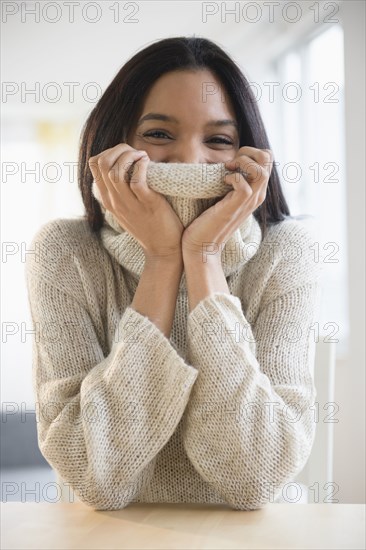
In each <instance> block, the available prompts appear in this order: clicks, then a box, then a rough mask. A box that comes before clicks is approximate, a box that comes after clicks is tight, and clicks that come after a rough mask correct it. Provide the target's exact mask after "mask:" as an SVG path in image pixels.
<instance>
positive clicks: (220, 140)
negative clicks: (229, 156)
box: [210, 137, 233, 145]
mask: <svg viewBox="0 0 366 550" xmlns="http://www.w3.org/2000/svg"><path fill="white" fill-rule="evenodd" d="M213 140H218V141H216V143H224V144H225V145H233V142H232V141H230V140H228V139H225V138H221V137H214V138H212V139H210V141H213Z"/></svg>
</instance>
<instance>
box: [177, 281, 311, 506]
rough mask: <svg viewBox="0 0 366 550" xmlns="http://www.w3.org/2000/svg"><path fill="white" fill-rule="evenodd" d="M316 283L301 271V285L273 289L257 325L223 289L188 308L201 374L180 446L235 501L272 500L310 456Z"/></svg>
mask: <svg viewBox="0 0 366 550" xmlns="http://www.w3.org/2000/svg"><path fill="white" fill-rule="evenodd" d="M303 275H304V272H303ZM280 280H281V276H278V279H276V284H275V285H274V286H275V287H276V288H277V289H278V288H279V289H280V288H281V287H280V284H277V283H278V282H279V281H280ZM320 288H321V287H320V284H319V280H318V279H317V277H315V278H314V277H313V274H311V273H310V272H308V274H306V273H305V275H304V276H303V280H302V281H301V284H300V285H299V286H293V288H292V289H291V290H288V291H286V292H284V293H281V292H280V291H277V296H275V297H274V298H273V299H272V300H270V301H268V303H267V304H266V306H265V307H264V308H263V309H262V310H260V311H259V314H258V316H257V319H256V321H255V323H254V324H253V326H251V325H250V324H249V322H248V321H247V319H246V317H245V315H244V313H243V310H242V307H241V301H240V299H239V298H238V297H236V296H233V295H231V294H227V293H224V292H214V293H212V294H211V295H209V296H207V297H206V298H204V299H203V300H201V301H200V302H199V303H198V304H197V305H196V307H195V308H194V309H193V310H192V311H191V312H190V314H189V317H188V326H187V338H188V360H189V361H190V364H191V365H194V366H195V367H196V368H197V369H198V371H199V375H198V379H197V382H196V383H195V386H194V388H193V391H192V393H191V398H190V401H189V404H188V406H187V410H186V418H185V424H184V447H185V449H186V452H187V455H188V457H189V458H190V460H191V462H192V464H193V465H194V467H195V468H196V470H197V471H198V473H199V474H200V475H201V476H202V477H203V478H204V479H205V480H206V481H207V482H209V483H211V484H212V486H213V487H214V488H215V489H216V490H217V492H218V493H220V494H221V496H222V498H223V499H224V500H225V501H226V502H228V503H229V504H230V505H231V506H232V507H233V508H236V509H240V510H255V509H258V508H261V507H263V506H264V505H265V504H266V503H267V502H273V501H274V500H275V499H276V498H277V496H278V495H279V493H280V491H281V490H282V488H283V486H284V485H285V484H286V483H288V482H290V481H293V480H294V478H295V477H296V476H297V474H298V473H300V471H301V470H302V469H303V467H304V466H305V463H306V461H307V459H308V457H309V454H310V451H311V448H312V445H313V442H314V437H315V427H316V424H315V420H314V412H313V409H312V405H313V404H314V401H315V397H316V389H315V386H314V382H313V377H312V374H311V370H312V362H313V359H314V353H315V340H314V335H313V332H312V330H311V326H312V324H313V323H314V315H315V312H316V304H317V301H318V299H319V296H320V294H319V291H320Z"/></svg>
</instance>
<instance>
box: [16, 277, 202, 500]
mask: <svg viewBox="0 0 366 550" xmlns="http://www.w3.org/2000/svg"><path fill="white" fill-rule="evenodd" d="M27 286H28V296H29V305H30V311H31V318H32V323H33V327H34V330H35V331H36V334H37V336H36V338H35V339H33V388H34V392H35V395H36V415H37V423H38V443H39V447H40V450H41V452H42V454H43V456H44V457H45V458H46V460H47V461H48V462H49V464H50V465H51V466H52V467H53V468H54V469H55V471H56V472H57V473H58V474H59V475H60V476H61V478H62V479H63V480H64V481H65V482H67V484H68V485H69V486H71V488H72V489H73V490H74V491H75V494H76V495H77V497H78V498H79V499H80V500H81V501H83V502H84V503H85V504H87V505H89V506H91V507H92V508H93V509H96V510H116V509H120V508H123V507H125V506H127V505H128V504H129V503H130V502H131V501H133V500H134V499H136V497H138V495H139V493H140V492H141V490H142V489H144V486H145V485H146V484H148V483H149V481H150V479H151V477H152V475H153V472H154V467H155V462H156V456H157V454H158V453H159V451H160V450H161V449H162V447H163V446H164V445H165V444H166V443H167V441H168V440H169V438H170V437H171V435H172V434H173V432H174V431H175V428H176V426H177V424H178V423H179V421H180V419H181V417H182V415H183V412H184V410H185V408H186V405H187V402H188V399H189V395H190V392H191V389H192V386H193V384H194V382H195V379H196V377H197V374H198V373H197V371H196V369H194V368H193V367H191V366H189V365H187V364H186V363H185V362H184V361H183V359H182V358H181V357H180V356H179V355H178V354H177V352H176V350H175V349H174V348H173V347H172V346H171V344H170V342H169V340H168V339H167V338H166V337H165V335H164V334H163V333H162V332H161V331H160V330H159V329H158V328H157V326H156V325H155V324H154V323H153V322H151V321H150V320H149V319H148V318H147V317H145V316H143V315H141V314H140V313H138V312H137V311H136V310H134V309H132V308H131V307H127V308H126V309H125V311H124V313H123V315H122V317H121V319H120V321H119V325H118V326H117V330H116V335H115V337H114V341H113V345H112V349H111V351H110V353H109V355H107V356H104V354H103V351H102V348H101V345H100V344H99V342H98V338H97V335H96V331H95V327H93V325H92V322H91V319H90V316H89V314H88V311H86V309H85V307H84V306H83V305H82V304H81V303H78V301H76V300H75V297H74V296H71V295H69V294H68V293H67V292H65V291H63V290H62V289H60V288H58V287H57V286H55V285H53V284H52V282H50V281H48V280H45V279H44V278H43V277H40V276H39V275H35V274H33V273H30V272H29V273H28V274H27Z"/></svg>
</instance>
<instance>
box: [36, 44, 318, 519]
mask: <svg viewBox="0 0 366 550" xmlns="http://www.w3.org/2000/svg"><path fill="white" fill-rule="evenodd" d="M79 160H80V162H79V185H80V190H81V194H82V198H83V202H84V205H85V209H86V216H85V219H84V218H82V219H78V220H75V219H68V220H65V219H58V220H53V221H51V222H48V223H47V224H45V225H44V226H43V227H42V228H41V229H40V230H39V231H38V233H37V234H36V236H35V237H34V240H33V246H34V245H35V243H36V242H37V243H38V246H40V250H44V251H46V253H45V254H40V256H39V258H37V261H35V260H33V259H30V260H29V261H28V263H27V283H28V290H29V300H30V308H31V313H32V319H33V322H34V323H36V324H38V326H39V327H40V328H41V335H40V337H39V338H37V340H36V341H35V343H34V363H33V368H34V371H33V372H34V390H35V394H36V396H37V405H38V407H37V413H38V441H39V446H40V449H41V452H42V454H43V455H44V456H45V458H46V459H47V461H48V462H49V463H50V464H51V466H52V467H53V468H54V469H55V470H56V472H57V474H58V475H59V476H60V478H61V479H62V480H63V482H64V483H65V485H67V486H70V487H71V488H72V489H73V490H74V491H75V493H76V495H77V497H79V498H80V499H81V500H82V501H83V502H85V503H86V504H88V505H89V506H91V507H93V508H94V509H97V510H113V509H119V508H123V507H125V506H127V505H128V504H129V503H131V502H201V503H218V504H227V505H229V506H230V507H232V508H234V509H239V510H253V509H257V508H261V507H263V506H264V505H265V504H266V503H267V502H270V501H272V502H273V501H274V499H277V498H278V497H280V496H281V495H280V492H281V489H282V487H283V486H284V485H285V484H286V483H287V482H289V481H291V480H293V479H294V478H295V477H296V475H297V474H298V473H299V472H300V471H301V469H302V468H303V466H304V465H305V462H306V461H307V458H308V457H309V454H310V451H311V447H312V444H313V439H314V434H315V423H314V421H313V420H312V415H311V406H312V405H313V403H314V400H315V388H314V385H313V379H312V375H311V370H312V367H313V363H312V361H313V345H314V343H313V342H312V341H311V338H310V327H311V325H312V324H313V322H314V315H315V313H314V312H315V306H316V302H317V299H318V274H319V273H318V269H317V264H315V262H314V261H313V260H312V256H311V248H310V247H311V244H312V241H311V235H310V233H309V231H308V229H307V228H306V227H305V226H304V225H303V224H302V223H300V222H299V221H298V220H295V219H292V218H291V217H290V215H289V209H288V207H287V204H286V201H285V198H284V196H283V193H282V190H281V186H280V182H279V178H278V175H277V173H276V169H275V167H274V166H273V157H272V153H271V151H270V147H269V143H268V139H267V136H266V132H265V130H264V126H263V123H262V121H261V117H260V114H259V112H258V109H257V106H256V103H255V100H254V98H253V96H252V94H251V92H250V88H249V86H248V83H247V81H246V79H245V77H244V76H243V74H242V73H241V71H240V70H239V68H238V67H237V66H236V64H235V63H234V62H233V61H232V60H231V59H230V57H229V56H228V55H227V54H226V53H225V52H224V51H223V50H222V49H221V48H219V47H218V46H217V45H216V44H214V43H213V42H211V41H209V40H206V39H203V38H196V37H193V38H192V37H188V38H187V37H177V38H167V39H164V40H160V41H158V42H155V43H153V44H151V45H150V46H148V47H146V48H145V49H143V50H142V51H140V52H139V53H137V54H136V55H135V56H134V57H132V58H131V59H130V60H129V61H128V62H127V63H126V64H125V65H124V66H123V67H122V68H121V70H120V71H119V72H118V74H117V75H116V77H115V78H114V80H113V81H112V82H111V84H110V85H109V87H108V88H107V89H106V91H105V92H104V94H103V96H102V97H101V99H100V100H99V102H98V104H97V105H96V107H95V108H94V109H93V111H92V112H91V114H90V116H89V118H88V121H87V123H86V125H85V127H84V129H83V135H82V141H81V148H80V158H79ZM211 165H212V167H211ZM202 167H205V168H213V167H215V168H217V167H221V168H225V173H224V174H223V173H221V174H220V175H219V176H217V173H216V174H214V176H213V178H211V179H210V180H209V183H208V184H207V185H208V186H209V187H210V185H211V183H215V185H216V184H222V183H224V184H225V185H226V193H225V196H222V195H221V196H220V197H219V196H216V197H213V195H212V193H211V195H209V196H210V197H211V198H209V199H204V198H202V196H201V195H200V193H201V185H206V183H207V181H208V180H207V181H203V180H202V181H201V179H202V178H200V176H199V172H198V171H197V169H198V168H199V169H201V168H202ZM155 168H156V169H157V172H156V174H157V180H156V181H157V182H158V183H159V184H166V187H165V189H167V190H168V193H166V196H164V193H159V192H157V191H156V190H155V191H154V189H153V188H152V187H153V186H148V185H147V181H148V175H149V174H151V182H153V181H154V180H153V170H154V169H155ZM192 170H193V172H192ZM192 174H193V177H192ZM185 175H187V177H188V175H189V178H190V179H189V178H188V180H189V183H187V185H189V187H188V189H189V193H192V194H193V195H194V197H190V196H187V193H186V195H185V198H182V197H181V196H174V195H175V194H177V195H178V193H176V187H177V185H176V184H177V178H181V177H182V178H183V179H181V180H180V183H179V185H180V187H179V189H181V190H182V188H183V192H184V191H187V187H186V186H185V185H184V182H185V180H184V176H185ZM195 178H197V181H196V179H195ZM222 178H223V179H224V182H222V181H221V179H222ZM93 180H94V181H93ZM188 180H187V181H188ZM167 182H168V183H167ZM182 182H183V185H181V183H182ZM169 186H171V187H169ZM157 189H161V187H159V186H158V187H157ZM211 190H212V188H211ZM169 195H171V196H169ZM96 199H97V200H96ZM190 200H191V202H189V201H190ZM174 201H175V202H174ZM195 201H196V202H195ZM205 201H207V202H205ZM207 205H209V208H207ZM196 207H197V208H198V210H194V208H196ZM192 212H195V213H196V214H197V212H199V213H200V215H198V216H197V215H195V214H192ZM180 214H182V215H181V216H180ZM103 222H104V223H103ZM55 242H57V243H58V245H59V246H60V245H61V253H60V254H58V255H57V256H56V255H55V254H54V253H53V254H49V253H48V251H49V246H50V245H52V244H54V243H55ZM229 243H230V244H231V245H234V246H237V248H235V249H229V247H228V244H229ZM253 243H254V244H257V246H256V247H254V248H255V250H253V247H250V245H252V244H253ZM248 245H249V246H248ZM289 247H290V253H288V249H289ZM294 248H295V255H294V254H293V251H294ZM51 250H54V249H51ZM203 250H205V251H206V253H205V254H203ZM243 252H245V254H243ZM50 326H51V327H57V333H56V335H54V336H53V337H51V336H50V335H49V327H50ZM46 329H47V330H46Z"/></svg>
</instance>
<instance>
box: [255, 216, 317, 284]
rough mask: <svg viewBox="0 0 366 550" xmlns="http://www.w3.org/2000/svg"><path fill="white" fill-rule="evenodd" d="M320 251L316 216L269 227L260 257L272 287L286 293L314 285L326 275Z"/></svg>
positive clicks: (294, 218) (292, 217) (303, 217)
mask: <svg viewBox="0 0 366 550" xmlns="http://www.w3.org/2000/svg"><path fill="white" fill-rule="evenodd" d="M320 249H321V246H320V243H319V226H318V222H317V220H316V218H314V217H312V216H309V215H302V216H287V217H286V218H285V219H284V220H283V221H281V222H278V223H274V224H271V225H269V226H268V230H267V232H266V234H265V236H264V238H263V240H262V243H261V246H260V250H259V255H258V256H259V257H258V260H259V264H260V268H261V270H262V271H265V272H266V279H267V285H268V287H273V288H276V289H277V290H280V291H281V292H285V291H288V290H291V289H293V288H296V287H299V286H301V285H306V284H309V283H311V284H313V283H314V282H315V281H316V280H318V279H319V277H320V275H321V271H322V257H321V253H320V252H319V251H320ZM257 269H258V268H257Z"/></svg>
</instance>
